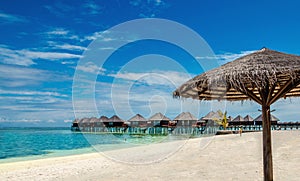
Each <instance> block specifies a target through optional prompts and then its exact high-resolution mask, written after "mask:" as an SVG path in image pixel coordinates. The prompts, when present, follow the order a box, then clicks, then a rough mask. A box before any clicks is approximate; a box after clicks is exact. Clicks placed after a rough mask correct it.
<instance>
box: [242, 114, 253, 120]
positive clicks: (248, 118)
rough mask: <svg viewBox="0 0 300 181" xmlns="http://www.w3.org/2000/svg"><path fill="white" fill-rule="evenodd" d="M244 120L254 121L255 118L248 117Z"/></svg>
mask: <svg viewBox="0 0 300 181" xmlns="http://www.w3.org/2000/svg"><path fill="white" fill-rule="evenodd" d="M244 120H245V121H253V118H252V117H251V116H249V115H247V116H245V117H244Z"/></svg>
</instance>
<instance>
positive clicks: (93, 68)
mask: <svg viewBox="0 0 300 181" xmlns="http://www.w3.org/2000/svg"><path fill="white" fill-rule="evenodd" d="M76 69H77V70H81V71H83V72H87V73H92V74H97V73H99V74H103V72H104V71H105V69H104V68H102V67H98V66H97V65H96V64H94V63H93V62H87V63H86V64H85V65H78V66H77V67H76Z"/></svg>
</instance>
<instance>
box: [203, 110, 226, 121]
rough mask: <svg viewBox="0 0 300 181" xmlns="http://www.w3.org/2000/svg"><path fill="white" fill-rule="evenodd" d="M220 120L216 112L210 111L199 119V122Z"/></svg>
mask: <svg viewBox="0 0 300 181" xmlns="http://www.w3.org/2000/svg"><path fill="white" fill-rule="evenodd" d="M219 118H221V117H220V115H219V114H218V113H217V112H214V111H210V112H209V113H207V114H206V115H205V116H204V117H202V118H201V120H205V121H207V120H213V119H219Z"/></svg>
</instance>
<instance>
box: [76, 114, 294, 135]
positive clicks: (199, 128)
mask: <svg viewBox="0 0 300 181" xmlns="http://www.w3.org/2000/svg"><path fill="white" fill-rule="evenodd" d="M216 119H220V115H219V114H218V112H214V111H211V112H209V113H208V114H206V115H205V116H203V117H201V118H200V119H198V118H196V117H195V116H194V115H193V114H191V113H190V112H182V113H180V114H179V115H178V116H176V117H175V118H174V119H170V118H168V117H167V116H165V115H163V114H162V113H156V114H154V115H153V116H151V117H150V118H148V119H146V118H144V117H143V116H142V115H140V114H136V115H135V116H133V117H132V118H130V119H129V120H123V119H121V118H120V117H118V116H117V115H114V116H112V117H111V118H108V117H106V116H101V117H100V118H96V117H92V118H82V119H75V120H74V121H73V124H72V127H71V130H72V131H81V132H104V133H105V132H108V133H129V134H151V135H168V134H175V135H181V134H191V135H201V134H216V133H217V132H218V130H224V128H223V127H222V126H221V125H219V124H218V123H217V122H216V121H215V120H216ZM227 120H228V126H227V128H226V130H231V131H233V132H234V131H237V130H239V129H242V130H243V131H244V132H246V131H261V130H262V115H259V116H258V117H256V118H255V119H253V118H252V117H251V116H250V115H246V116H245V117H243V116H241V115H238V116H237V117H235V118H232V117H231V116H228V118H227ZM271 125H272V129H273V130H277V129H284V130H286V129H298V128H299V127H300V122H281V121H280V120H279V119H278V118H277V117H275V116H274V115H271Z"/></svg>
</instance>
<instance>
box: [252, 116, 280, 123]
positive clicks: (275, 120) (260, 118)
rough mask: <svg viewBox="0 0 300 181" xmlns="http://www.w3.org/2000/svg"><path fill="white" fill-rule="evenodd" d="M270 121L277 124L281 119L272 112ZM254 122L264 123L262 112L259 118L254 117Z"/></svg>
mask: <svg viewBox="0 0 300 181" xmlns="http://www.w3.org/2000/svg"><path fill="white" fill-rule="evenodd" d="M270 121H271V125H277V122H278V121H279V119H278V118H277V117H275V116H274V115H272V114H271V117H270ZM254 124H255V125H262V114H261V115H259V116H257V118H255V119H254Z"/></svg>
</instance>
